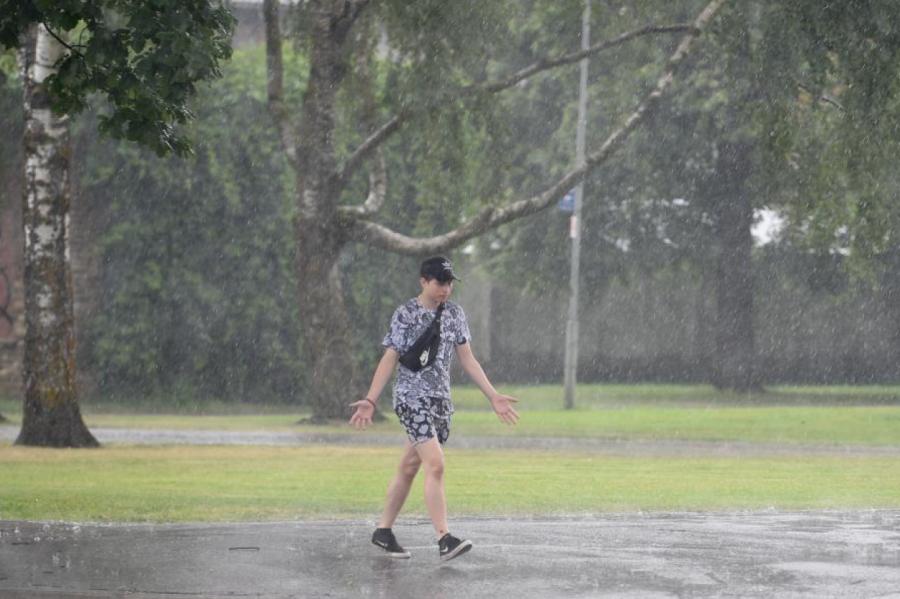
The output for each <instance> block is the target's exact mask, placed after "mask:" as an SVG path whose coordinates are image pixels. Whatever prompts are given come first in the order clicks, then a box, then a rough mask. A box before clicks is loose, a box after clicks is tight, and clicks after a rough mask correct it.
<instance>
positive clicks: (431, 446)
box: [414, 438, 447, 539]
mask: <svg viewBox="0 0 900 599" xmlns="http://www.w3.org/2000/svg"><path fill="white" fill-rule="evenodd" d="M414 449H415V450H416V452H417V453H418V455H419V460H420V461H421V464H422V467H423V469H424V470H425V507H427V508H428V515H429V516H431V523H432V524H433V525H434V531H435V533H437V538H438V539H440V538H441V537H442V536H444V535H445V534H447V499H446V497H445V496H444V450H443V449H442V448H441V444H440V443H438V440H437V439H436V438H432V439H429V440H428V441H427V442H425V443H419V444H418V445H415V446H414Z"/></svg>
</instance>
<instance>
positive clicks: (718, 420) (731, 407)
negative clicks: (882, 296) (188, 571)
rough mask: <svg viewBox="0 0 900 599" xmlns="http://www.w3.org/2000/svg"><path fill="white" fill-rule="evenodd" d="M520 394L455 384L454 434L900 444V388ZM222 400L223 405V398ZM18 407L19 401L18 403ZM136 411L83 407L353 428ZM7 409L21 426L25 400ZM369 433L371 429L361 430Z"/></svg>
mask: <svg viewBox="0 0 900 599" xmlns="http://www.w3.org/2000/svg"><path fill="white" fill-rule="evenodd" d="M504 391H505V392H507V393H510V394H512V395H514V396H516V397H518V398H520V400H521V401H520V403H519V404H518V408H519V411H520V412H521V414H522V418H521V421H520V423H519V425H518V426H516V427H507V426H504V425H503V424H501V423H500V422H499V421H498V420H497V418H496V417H495V416H494V415H493V413H492V412H490V411H489V406H488V403H487V401H486V400H485V399H484V398H483V396H481V394H480V392H478V391H477V390H476V389H473V388H470V387H461V388H459V389H457V390H455V394H454V402H455V403H456V405H457V413H456V415H455V416H454V424H453V431H454V432H453V434H456V435H463V436H495V435H503V436H512V435H518V436H529V437H573V438H588V437H593V438H612V439H641V440H672V439H680V440H692V441H698V440H719V441H748V442H774V443H824V444H867V445H900V388H898V387H876V386H873V387H785V388H777V387H776V388H773V389H771V390H770V391H769V392H767V393H766V394H765V395H763V396H757V397H754V396H749V395H742V396H736V395H734V394H724V393H720V392H717V391H715V390H714V389H712V387H708V386H693V385H633V386H629V385H582V386H581V387H580V388H579V407H578V408H577V409H575V410H562V409H560V408H559V406H560V405H561V403H562V389H561V387H559V386H549V385H548V386H535V387H506V388H504ZM382 401H383V402H385V403H383V406H384V407H385V408H386V415H387V419H386V420H385V421H384V422H380V423H378V424H376V425H375V426H373V427H372V429H370V430H374V431H375V432H381V433H396V434H397V435H401V434H402V433H401V430H400V427H399V425H398V424H397V422H396V419H395V418H394V417H393V414H392V413H391V412H390V399H389V398H388V397H386V396H385V397H383V398H382ZM219 407H220V408H221V406H219ZM10 408H14V409H10ZM247 408H248V407H247V406H246V405H245V406H232V409H233V410H235V411H236V412H238V413H230V414H229V413H221V412H220V413H212V414H203V415H197V414H193V413H192V414H183V413H181V414H179V413H176V414H160V413H151V414H135V413H124V412H122V411H120V410H117V409H109V408H108V407H104V406H103V405H102V404H101V405H97V406H91V405H90V404H88V405H86V406H84V410H83V412H84V416H85V420H86V422H87V423H88V425H89V426H91V427H116V428H145V429H146V428H163V429H202V430H235V431H239V430H244V431H248V430H254V431H295V432H309V433H317V434H329V433H349V432H352V429H350V428H349V427H348V426H347V425H346V424H345V423H342V422H335V423H333V424H330V425H326V426H312V425H302V424H299V425H298V424H297V422H298V420H300V419H301V418H303V417H304V416H306V415H307V414H306V413H305V412H302V411H297V412H293V413H291V412H290V411H289V410H287V409H285V408H284V407H283V406H282V407H281V410H282V412H280V413H279V412H278V411H275V412H272V411H268V410H270V409H272V408H271V407H270V408H268V409H267V410H265V411H264V413H255V414H254V413H244V410H246V409H247ZM0 410H2V411H3V412H4V413H5V414H6V416H7V417H8V418H10V420H11V421H12V423H11V424H10V425H9V426H16V424H17V422H18V419H19V418H20V411H21V408H20V407H19V406H14V405H12V404H9V408H4V407H3V405H2V404H0ZM360 434H361V435H365V434H366V433H360Z"/></svg>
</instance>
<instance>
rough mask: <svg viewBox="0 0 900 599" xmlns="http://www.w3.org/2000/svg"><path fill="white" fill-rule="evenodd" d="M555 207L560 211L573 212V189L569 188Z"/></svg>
mask: <svg viewBox="0 0 900 599" xmlns="http://www.w3.org/2000/svg"><path fill="white" fill-rule="evenodd" d="M556 208H557V209H558V210H559V211H560V212H575V190H574V189H571V190H569V193H567V194H566V195H564V196H563V197H562V199H561V200H560V201H559V202H557V204H556Z"/></svg>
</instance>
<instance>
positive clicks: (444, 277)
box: [419, 256, 460, 283]
mask: <svg viewBox="0 0 900 599" xmlns="http://www.w3.org/2000/svg"><path fill="white" fill-rule="evenodd" d="M419 274H420V275H421V276H423V277H425V278H426V279H437V280H438V281H440V282H441V283H448V282H450V281H454V280H455V281H459V280H460V278H459V277H457V276H456V275H455V274H453V264H451V263H450V260H448V259H447V258H444V257H443V256H433V257H431V258H428V259H427V260H425V261H423V262H422V266H420V267H419Z"/></svg>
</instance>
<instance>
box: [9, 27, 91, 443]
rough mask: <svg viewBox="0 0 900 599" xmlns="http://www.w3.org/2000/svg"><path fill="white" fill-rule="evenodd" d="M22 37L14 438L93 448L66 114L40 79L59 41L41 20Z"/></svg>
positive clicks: (46, 72) (57, 50) (47, 72)
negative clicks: (71, 223)
mask: <svg viewBox="0 0 900 599" xmlns="http://www.w3.org/2000/svg"><path fill="white" fill-rule="evenodd" d="M35 35H36V40H37V41H36V50H35V51H34V53H33V54H32V53H31V51H30V47H31V40H29V41H28V42H27V43H26V44H25V48H26V49H25V50H24V53H25V56H24V60H23V63H24V67H25V69H24V70H25V190H24V193H23V199H24V206H23V218H22V220H23V223H24V236H25V326H26V334H25V356H24V365H23V375H24V383H25V407H24V416H23V420H22V430H21V432H20V433H19V437H18V439H16V444H19V445H39V446H51V447H96V446H97V445H99V444H98V443H97V440H96V439H95V438H94V437H93V435H91V433H90V431H88V429H87V427H86V426H85V425H84V422H83V421H82V419H81V414H80V412H79V409H78V399H77V395H76V392H75V343H74V331H73V311H72V287H71V285H72V281H71V273H70V271H69V264H68V251H67V231H66V228H67V226H68V222H67V219H68V211H69V203H70V198H71V188H70V185H69V158H70V157H69V149H68V141H69V140H68V124H67V118H66V117H65V116H64V115H63V116H59V115H54V114H53V113H52V112H51V110H50V103H49V98H48V96H47V93H46V90H45V89H44V85H43V84H44V81H45V80H46V79H47V77H48V76H50V75H51V74H52V73H53V69H54V65H55V63H56V61H57V60H58V58H59V57H60V56H61V54H62V51H63V48H62V46H61V45H60V43H59V42H58V41H57V40H56V39H55V38H53V37H52V36H51V35H50V34H49V33H48V32H47V30H46V29H45V28H44V27H43V26H42V25H41V26H39V27H38V28H37V31H36V33H35Z"/></svg>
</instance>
